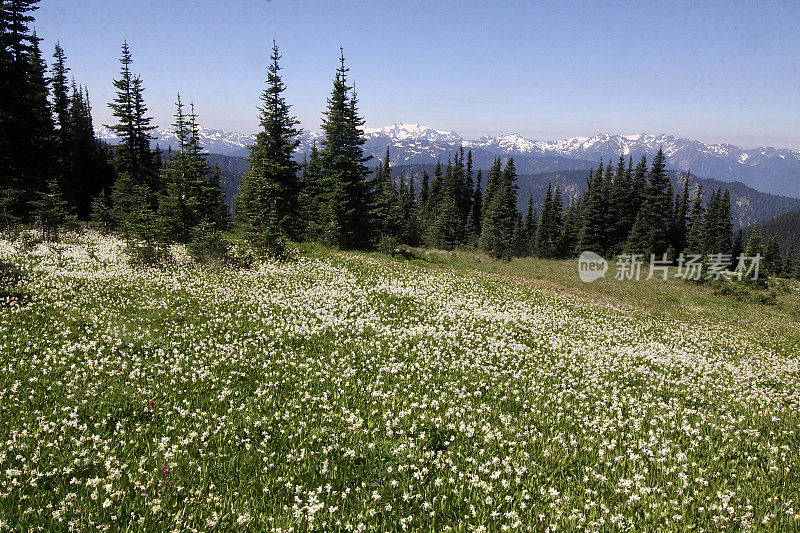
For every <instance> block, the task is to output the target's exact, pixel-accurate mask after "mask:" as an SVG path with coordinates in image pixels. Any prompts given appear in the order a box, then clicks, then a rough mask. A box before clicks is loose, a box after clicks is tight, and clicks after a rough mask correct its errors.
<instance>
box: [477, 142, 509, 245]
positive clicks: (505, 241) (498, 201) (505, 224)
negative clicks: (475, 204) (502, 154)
mask: <svg viewBox="0 0 800 533" xmlns="http://www.w3.org/2000/svg"><path fill="white" fill-rule="evenodd" d="M499 168H500V160H499V159H497V160H495V165H494V166H493V167H492V170H491V171H490V172H489V182H490V183H489V184H488V185H487V196H489V197H490V200H489V203H488V205H487V204H486V198H485V197H484V209H483V228H482V231H481V239H480V242H481V247H482V248H483V249H484V250H486V251H488V252H490V253H491V254H493V255H497V256H498V257H503V258H506V259H508V258H510V256H511V254H512V253H513V241H514V228H515V224H516V220H517V217H518V215H517V207H516V201H517V189H518V187H517V171H516V167H515V165H514V158H513V157H512V158H509V160H508V162H507V163H506V167H505V168H504V169H503V170H502V172H501V173H500V175H499V176H498V175H497V171H498V169H499ZM490 189H491V193H490Z"/></svg>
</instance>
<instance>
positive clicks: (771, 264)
mask: <svg viewBox="0 0 800 533" xmlns="http://www.w3.org/2000/svg"><path fill="white" fill-rule="evenodd" d="M782 268H783V265H782V261H781V248H780V245H779V244H778V237H777V236H775V235H773V236H772V237H771V238H770V240H769V241H767V245H766V246H765V247H764V258H763V259H762V261H761V270H763V272H764V273H765V274H769V275H772V276H779V275H780V273H781V269H782Z"/></svg>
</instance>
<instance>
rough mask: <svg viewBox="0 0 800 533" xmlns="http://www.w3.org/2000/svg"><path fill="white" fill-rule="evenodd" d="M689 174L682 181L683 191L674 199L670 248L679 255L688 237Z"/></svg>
mask: <svg viewBox="0 0 800 533" xmlns="http://www.w3.org/2000/svg"><path fill="white" fill-rule="evenodd" d="M690 176H691V173H689V172H687V173H686V177H685V178H684V180H683V190H682V192H681V193H680V194H679V195H677V196H676V197H675V210H674V213H675V214H674V217H673V223H672V247H673V249H674V250H675V254H680V253H682V252H683V249H684V248H686V239H687V237H688V232H689V230H688V226H687V223H688V220H689V215H690V212H689V178H690Z"/></svg>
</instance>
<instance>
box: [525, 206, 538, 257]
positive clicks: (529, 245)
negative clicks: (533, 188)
mask: <svg viewBox="0 0 800 533" xmlns="http://www.w3.org/2000/svg"><path fill="white" fill-rule="evenodd" d="M536 222H537V221H536V209H535V208H534V207H533V193H531V194H530V195H529V196H528V210H527V212H526V213H525V240H526V244H525V255H531V254H533V253H534V250H535V248H536Z"/></svg>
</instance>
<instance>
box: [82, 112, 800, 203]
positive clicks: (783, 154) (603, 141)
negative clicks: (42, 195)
mask: <svg viewBox="0 0 800 533" xmlns="http://www.w3.org/2000/svg"><path fill="white" fill-rule="evenodd" d="M97 134H98V137H100V138H102V139H105V140H106V141H108V142H111V143H114V142H115V141H116V139H115V137H114V136H113V132H111V131H109V130H108V129H107V128H105V127H103V128H100V129H98V130H97ZM200 134H201V144H202V145H203V147H204V148H205V149H206V150H207V151H209V152H211V153H218V154H222V155H230V156H238V157H242V156H246V155H247V153H248V150H247V147H248V146H249V145H250V144H252V142H253V139H254V136H253V135H247V134H242V133H237V132H231V131H225V130H215V129H209V128H201V130H200ZM364 134H365V137H366V143H365V144H364V151H365V153H366V154H371V155H373V156H374V158H375V160H376V161H375V163H377V161H378V160H381V159H383V157H384V154H385V152H386V147H387V146H389V147H390V158H391V161H390V163H391V164H393V165H419V164H431V163H435V162H436V161H437V160H439V159H441V160H443V161H446V160H447V158H448V157H449V156H451V155H453V154H454V152H455V151H457V150H458V148H459V147H460V146H463V147H464V148H465V149H471V150H472V152H473V160H474V164H475V166H476V168H488V167H489V166H490V165H491V163H492V161H493V160H494V158H495V157H497V156H500V157H501V158H508V157H512V156H513V157H514V158H515V162H516V166H517V170H518V172H520V173H522V174H528V173H536V172H549V171H554V170H583V169H588V168H590V167H591V166H596V165H597V163H598V161H599V160H600V158H601V157H602V158H603V160H604V161H606V162H609V161H612V162H616V160H617V159H618V158H619V156H620V155H625V156H626V157H628V156H630V157H632V158H633V160H634V164H635V163H636V162H637V161H638V160H639V159H640V158H641V157H642V156H643V155H646V156H647V158H648V160H651V159H652V157H653V155H655V153H656V152H657V151H658V149H659V147H662V148H663V149H664V153H665V154H666V155H667V161H668V167H669V168H673V169H678V170H691V171H692V173H693V174H695V175H697V176H699V177H703V178H714V179H718V180H723V181H741V182H743V183H745V184H747V185H749V186H751V187H753V188H755V189H758V190H761V191H765V192H770V193H774V194H783V195H787V196H795V197H800V151H795V150H789V149H777V148H770V147H763V148H754V149H750V150H744V149H741V148H738V147H736V146H733V145H731V144H726V143H721V144H708V145H707V144H704V143H702V142H700V141H696V140H691V139H682V138H679V137H675V136H673V135H666V134H662V135H653V134H648V133H639V134H634V135H621V134H612V133H601V134H598V135H594V136H591V137H571V138H568V139H559V140H532V139H527V138H525V137H523V136H521V135H518V134H511V135H502V136H499V137H480V138H477V139H464V138H462V137H461V136H460V135H458V134H457V133H455V132H452V131H444V130H437V129H434V128H430V127H427V126H423V125H421V124H401V123H398V124H391V125H388V126H383V127H380V128H366V129H365V130H364ZM156 135H157V137H158V139H157V141H156V142H157V143H158V144H159V145H160V146H161V148H164V149H166V147H167V146H170V145H171V146H173V148H174V147H175V146H176V144H177V139H176V138H175V136H174V134H173V133H172V131H171V130H170V129H169V128H162V129H159V130H158V131H157V133H156ZM321 138H322V135H321V134H320V133H319V132H314V131H310V132H309V131H305V132H303V134H302V136H301V139H300V141H301V142H300V146H299V147H298V156H299V157H301V154H303V153H308V152H310V150H311V146H312V143H314V142H317V143H319V141H320V140H321ZM368 164H369V163H368Z"/></svg>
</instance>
